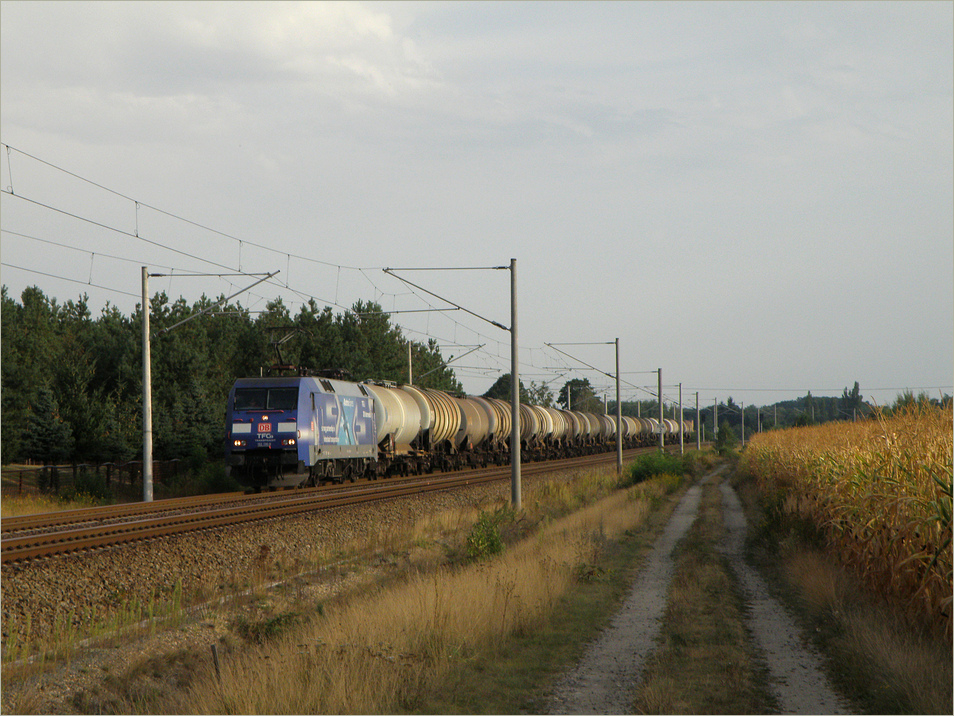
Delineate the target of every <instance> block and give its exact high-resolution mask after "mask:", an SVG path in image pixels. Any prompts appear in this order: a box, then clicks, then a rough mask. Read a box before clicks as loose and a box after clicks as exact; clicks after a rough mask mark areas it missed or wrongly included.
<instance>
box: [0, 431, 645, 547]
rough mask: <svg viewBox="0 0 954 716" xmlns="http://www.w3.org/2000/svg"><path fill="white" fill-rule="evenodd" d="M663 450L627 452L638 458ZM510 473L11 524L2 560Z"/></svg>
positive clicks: (211, 498)
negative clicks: (641, 455) (640, 455)
mask: <svg viewBox="0 0 954 716" xmlns="http://www.w3.org/2000/svg"><path fill="white" fill-rule="evenodd" d="M655 449H656V448H637V449H633V450H627V451H624V457H628V458H632V457H634V456H636V455H638V454H640V453H643V452H647V451H653V450H655ZM615 460H616V454H615V453H602V454H598V455H589V456H586V457H579V458H570V459H567V460H560V461H556V462H540V463H524V465H523V466H522V470H521V472H522V474H523V475H525V476H532V475H538V474H541V473H546V472H553V471H556V470H568V469H579V468H584V467H595V466H597V465H601V464H612V463H614V462H615ZM510 475H511V469H510V466H509V465H506V466H502V467H494V468H483V469H479V470H469V471H464V472H456V473H441V474H434V475H427V476H422V477H407V478H391V479H388V480H385V481H383V482H364V483H356V484H353V485H349V486H340V485H335V486H326V487H320V488H309V489H304V490H295V491H286V492H276V493H270V494H262V495H243V494H239V493H232V494H228V495H204V496H201V497H196V498H181V499H174V500H159V501H156V502H150V503H135V504H132V505H121V506H108V507H99V508H92V509H86V510H69V511H66V512H62V513H47V514H42V515H27V516H23V517H14V518H5V519H3V520H2V521H0V524H2V532H3V536H2V541H0V558H2V563H3V564H8V563H12V562H18V561H23V560H30V559H42V558H46V557H51V556H54V555H59V554H66V553H73V552H81V551H84V550H90V549H97V548H102V547H108V546H113V545H120V544H125V543H133V542H138V541H145V540H151V539H156V538H161V537H166V536H169V535H174V534H181V533H184V532H191V531H195V530H206V529H213V528H217V527H223V526H227V525H238V524H242V523H247V522H252V521H256V520H268V519H276V518H280V517H286V516H289V515H295V514H300V513H303V512H310V511H314V510H324V509H330V508H334V507H342V506H347V505H356V504H360V503H362V502H370V501H379V500H389V499H395V498H397V497H403V496H406V495H412V494H419V493H426V492H432V491H437V490H448V489H455V488H460V487H465V486H467V485H476V484H480V483H485V482H493V481H495V480H504V479H510Z"/></svg>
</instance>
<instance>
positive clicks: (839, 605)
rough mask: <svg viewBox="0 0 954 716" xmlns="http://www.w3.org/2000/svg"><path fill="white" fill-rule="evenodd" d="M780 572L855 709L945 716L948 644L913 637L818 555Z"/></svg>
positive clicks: (795, 555) (795, 556) (794, 558)
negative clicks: (858, 706) (812, 623)
mask: <svg viewBox="0 0 954 716" xmlns="http://www.w3.org/2000/svg"><path fill="white" fill-rule="evenodd" d="M782 565H783V567H782V571H783V574H784V578H785V580H786V582H787V583H788V584H790V585H794V586H796V587H797V590H798V599H799V601H800V607H801V611H803V612H805V613H807V614H808V615H810V617H811V618H812V619H813V620H814V621H815V623H816V624H817V625H818V626H816V631H817V632H818V634H819V635H820V636H821V637H822V639H823V640H824V641H826V642H827V651H828V652H829V653H830V654H831V655H832V656H831V658H832V659H833V661H834V662H835V663H837V664H838V670H839V671H840V672H841V673H842V674H843V679H844V681H843V683H844V684H845V685H846V686H847V687H848V688H851V689H853V690H854V691H855V692H856V698H858V700H859V701H860V702H863V703H864V702H867V703H869V704H870V708H872V709H873V710H874V711H875V712H884V713H950V712H951V708H952V700H954V693H952V691H954V689H952V683H954V682H952V677H954V673H952V660H951V658H952V654H951V644H950V642H949V641H947V640H946V639H943V638H939V636H938V635H937V634H933V633H930V632H925V631H923V630H918V629H912V628H911V625H910V624H909V623H907V622H906V621H905V620H902V619H899V618H898V615H897V614H896V613H895V611H894V610H892V609H889V608H886V607H885V605H883V604H878V603H876V602H874V601H873V600H872V599H870V598H869V597H868V596H867V595H866V594H864V593H863V592H861V591H860V590H859V589H858V586H857V580H856V579H855V578H854V577H853V576H852V575H850V574H848V573H846V572H845V570H844V569H843V568H841V567H840V566H838V565H836V564H834V563H833V562H832V561H831V560H830V559H829V558H828V557H826V555H824V554H823V553H820V552H817V551H813V550H806V549H798V550H795V551H793V552H792V554H791V555H790V556H787V557H786V558H785V559H784V560H783V562H782ZM822 632H824V633H822Z"/></svg>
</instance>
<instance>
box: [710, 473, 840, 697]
mask: <svg viewBox="0 0 954 716" xmlns="http://www.w3.org/2000/svg"><path fill="white" fill-rule="evenodd" d="M719 490H720V491H721V492H722V514H723V519H724V520H725V527H726V537H725V540H724V541H723V543H722V551H723V554H725V556H726V557H728V558H729V561H730V563H731V564H732V568H733V570H735V573H736V576H737V577H738V579H739V582H740V584H741V586H742V589H743V591H744V592H745V601H746V603H747V604H748V605H749V619H748V622H749V624H748V626H749V629H750V631H751V633H752V635H753V636H754V637H755V641H756V643H757V644H758V645H759V647H760V648H761V649H762V651H763V652H764V653H765V661H766V664H767V666H768V668H769V673H770V674H771V675H772V681H771V684H770V685H771V687H772V690H773V691H774V693H775V696H776V698H777V699H778V703H779V705H780V707H781V713H786V714H803V713H813V714H847V713H851V710H850V708H849V707H848V706H847V704H846V703H845V701H844V700H843V699H842V698H841V697H839V696H838V695H837V694H836V693H835V691H834V690H833V689H832V687H831V684H830V683H829V681H828V678H827V677H826V676H825V674H824V672H823V671H822V668H821V663H822V659H821V657H820V656H819V655H818V653H817V652H816V651H815V650H814V649H813V648H812V647H811V646H810V645H809V644H808V642H807V641H806V640H805V639H804V637H803V636H802V634H801V631H800V629H799V628H798V626H797V625H796V624H795V621H794V620H793V619H792V617H791V616H790V615H789V614H788V612H787V611H786V610H785V608H784V607H783V606H782V605H781V604H780V603H779V602H778V601H777V600H776V599H775V598H774V597H772V596H771V595H770V594H769V591H768V587H767V585H766V584H765V582H764V581H763V580H762V578H761V577H760V576H759V574H758V573H757V572H756V571H755V570H754V569H753V568H752V567H750V566H749V565H748V564H746V562H745V559H744V556H743V544H744V542H745V532H746V527H747V522H746V519H745V514H744V513H743V511H742V504H741V502H739V497H738V495H736V493H735V490H733V489H732V486H731V485H730V484H729V483H728V482H726V481H723V482H721V483H720V484H719Z"/></svg>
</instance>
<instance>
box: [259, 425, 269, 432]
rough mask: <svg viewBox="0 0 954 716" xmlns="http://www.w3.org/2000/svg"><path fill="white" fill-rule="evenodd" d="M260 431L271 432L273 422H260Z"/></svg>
mask: <svg viewBox="0 0 954 716" xmlns="http://www.w3.org/2000/svg"><path fill="white" fill-rule="evenodd" d="M258 432H260V433H270V432H272V424H271V423H259V424H258Z"/></svg>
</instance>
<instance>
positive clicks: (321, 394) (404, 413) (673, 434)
mask: <svg viewBox="0 0 954 716" xmlns="http://www.w3.org/2000/svg"><path fill="white" fill-rule="evenodd" d="M658 425H659V423H658V422H657V421H656V420H653V419H647V418H631V417H628V416H624V417H623V425H622V438H623V446H624V447H627V448H629V447H639V446H644V445H652V444H655V442H656V441H657V440H658V439H659V438H658V435H659V429H658ZM683 427H684V429H685V432H686V433H687V434H688V433H691V432H692V428H693V426H692V423H691V422H688V421H687V422H684V424H683ZM663 429H664V431H665V433H666V436H667V437H666V440H667V442H669V441H671V440H672V439H674V438H676V439H677V438H678V430H679V425H678V423H676V422H674V421H670V420H666V421H664V428H663ZM510 439H511V409H510V403H508V402H507V401H504V400H498V399H495V398H481V397H476V396H467V395H465V396H455V395H450V394H449V393H446V392H444V391H440V390H431V389H427V388H420V387H417V386H411V385H398V384H395V383H383V382H361V383H356V382H351V381H347V380H336V379H332V378H323V377H319V376H301V375H299V376H281V377H260V378H240V379H239V380H237V381H236V382H235V385H233V387H232V389H231V391H230V392H229V398H228V404H227V408H226V441H225V458H226V466H227V469H228V470H229V472H230V474H231V475H232V476H234V477H235V478H236V479H237V480H238V481H239V482H240V483H241V484H243V485H246V486H248V487H252V488H255V489H258V490H260V489H262V488H269V489H274V488H278V487H298V486H306V485H317V484H319V483H322V482H344V481H345V480H350V481H354V480H356V479H357V478H359V477H367V478H371V479H377V478H379V477H387V476H390V475H409V474H423V473H426V472H432V471H434V470H442V471H447V470H457V469H462V468H466V467H471V468H472V467H483V466H486V465H505V464H508V463H509V462H510ZM615 447H616V416H615V415H599V414H595V413H586V412H579V411H570V410H561V409H558V408H549V407H543V406H539V405H525V404H521V405H520V450H521V459H522V460H525V461H532V460H552V459H558V458H562V457H574V456H579V455H586V454H591V453H595V452H605V451H608V450H613V449H615Z"/></svg>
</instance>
